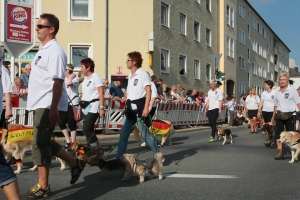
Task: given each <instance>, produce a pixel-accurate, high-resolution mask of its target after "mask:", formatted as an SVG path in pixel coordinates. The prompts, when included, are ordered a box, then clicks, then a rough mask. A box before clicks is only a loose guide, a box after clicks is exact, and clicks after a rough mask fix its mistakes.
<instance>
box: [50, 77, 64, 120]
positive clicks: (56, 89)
mask: <svg viewBox="0 0 300 200" xmlns="http://www.w3.org/2000/svg"><path fill="white" fill-rule="evenodd" d="M53 81H54V83H53V89H52V91H53V96H52V102H51V107H50V112H49V118H50V123H51V124H52V125H53V126H55V125H56V124H58V123H59V122H60V117H59V113H58V103H59V100H60V98H61V94H62V88H63V84H64V80H62V79H58V78H55V79H53Z"/></svg>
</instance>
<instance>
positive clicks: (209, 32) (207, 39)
mask: <svg viewBox="0 0 300 200" xmlns="http://www.w3.org/2000/svg"><path fill="white" fill-rule="evenodd" d="M206 45H207V46H210V47H211V30H210V29H208V28H207V29H206Z"/></svg>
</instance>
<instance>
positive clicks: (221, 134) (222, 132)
mask: <svg viewBox="0 0 300 200" xmlns="http://www.w3.org/2000/svg"><path fill="white" fill-rule="evenodd" d="M227 136H230V143H231V144H232V143H233V141H232V133H231V130H230V129H224V130H221V129H219V130H218V139H219V140H220V139H221V137H223V139H224V141H223V143H222V145H224V144H225V142H226V138H227Z"/></svg>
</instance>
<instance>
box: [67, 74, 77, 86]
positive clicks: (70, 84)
mask: <svg viewBox="0 0 300 200" xmlns="http://www.w3.org/2000/svg"><path fill="white" fill-rule="evenodd" d="M75 77H76V75H75V74H74V73H73V74H71V75H70V76H69V77H68V78H67V82H66V85H67V86H72V85H73V82H72V80H73V78H75Z"/></svg>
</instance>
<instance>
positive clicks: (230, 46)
mask: <svg viewBox="0 0 300 200" xmlns="http://www.w3.org/2000/svg"><path fill="white" fill-rule="evenodd" d="M226 46H227V56H228V57H229V58H234V40H233V39H232V38H231V37H228V36H227V44H226Z"/></svg>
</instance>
